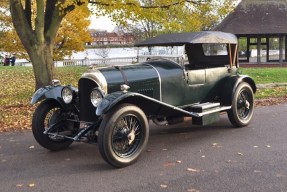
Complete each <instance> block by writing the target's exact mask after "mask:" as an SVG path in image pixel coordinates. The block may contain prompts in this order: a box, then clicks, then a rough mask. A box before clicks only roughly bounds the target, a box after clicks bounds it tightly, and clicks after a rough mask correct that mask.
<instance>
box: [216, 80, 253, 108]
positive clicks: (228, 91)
mask: <svg viewBox="0 0 287 192" xmlns="http://www.w3.org/2000/svg"><path fill="white" fill-rule="evenodd" d="M242 82H246V83H248V84H249V85H250V86H251V88H252V90H253V93H256V89H257V88H256V84H255V82H254V80H253V79H252V78H251V77H249V76H247V75H236V76H231V77H228V79H227V80H226V83H225V85H224V87H223V90H222V91H221V97H220V98H221V105H231V104H232V98H233V95H234V93H235V91H236V88H237V87H238V86H239V84H240V83H242Z"/></svg>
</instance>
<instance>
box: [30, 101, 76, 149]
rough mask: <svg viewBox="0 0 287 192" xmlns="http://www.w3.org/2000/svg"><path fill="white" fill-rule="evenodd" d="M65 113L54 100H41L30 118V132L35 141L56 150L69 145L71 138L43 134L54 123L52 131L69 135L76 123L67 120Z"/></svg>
mask: <svg viewBox="0 0 287 192" xmlns="http://www.w3.org/2000/svg"><path fill="white" fill-rule="evenodd" d="M66 118H67V115H66V114H65V112H64V111H63V110H62V109H61V107H60V105H59V104H58V103H57V102H56V101H52V100H46V101H44V102H42V103H41V104H40V105H39V106H38V107H37V109H36V110H35V112H34V115H33V119H32V132H33V135H34V137H35V139H36V141H37V142H38V143H39V144H40V145H41V146H42V147H44V148H46V149H49V150H52V151H56V150H62V149H66V148H67V147H69V146H70V145H71V144H72V142H73V140H71V139H66V138H63V137H59V136H53V135H48V134H44V131H45V130H47V129H48V128H49V127H50V126H52V125H56V126H55V128H54V131H52V133H55V134H57V133H60V132H61V133H65V135H71V134H72V132H73V130H74V129H75V126H77V124H76V123H75V122H72V121H68V120H67V119H66Z"/></svg>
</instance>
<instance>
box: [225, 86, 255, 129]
mask: <svg viewBox="0 0 287 192" xmlns="http://www.w3.org/2000/svg"><path fill="white" fill-rule="evenodd" d="M253 112H254V94H253V90H252V88H251V87H250V85H249V84H248V83H245V82H244V83H241V84H240V85H239V86H238V87H237V88H236V91H235V93H234V96H233V99H232V108H231V109H230V110H229V111H228V112H227V113H228V118H229V121H230V122H231V123H232V124H233V125H234V126H235V127H243V126H246V125H248V124H249V123H250V121H251V119H252V116H253Z"/></svg>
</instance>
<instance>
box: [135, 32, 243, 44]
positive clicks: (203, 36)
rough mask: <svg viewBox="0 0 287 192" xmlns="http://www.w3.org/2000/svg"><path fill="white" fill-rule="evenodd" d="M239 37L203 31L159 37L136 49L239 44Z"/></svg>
mask: <svg viewBox="0 0 287 192" xmlns="http://www.w3.org/2000/svg"><path fill="white" fill-rule="evenodd" d="M237 42H238V41H237V37H236V36H235V35H233V34H231V33H224V32H220V31H202V32H193V33H171V34H164V35H159V36H156V37H153V38H150V39H147V40H145V41H141V42H138V43H135V46H136V47H144V46H180V45H185V44H200V43H228V44H229V43H230V44H237Z"/></svg>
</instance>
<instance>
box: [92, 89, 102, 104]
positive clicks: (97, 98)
mask: <svg viewBox="0 0 287 192" xmlns="http://www.w3.org/2000/svg"><path fill="white" fill-rule="evenodd" d="M103 97H104V94H103V92H102V91H101V90H100V89H99V88H95V89H93V90H92V92H91V102H92V104H93V106H94V107H98V106H99V103H100V102H101V101H102V99H103Z"/></svg>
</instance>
